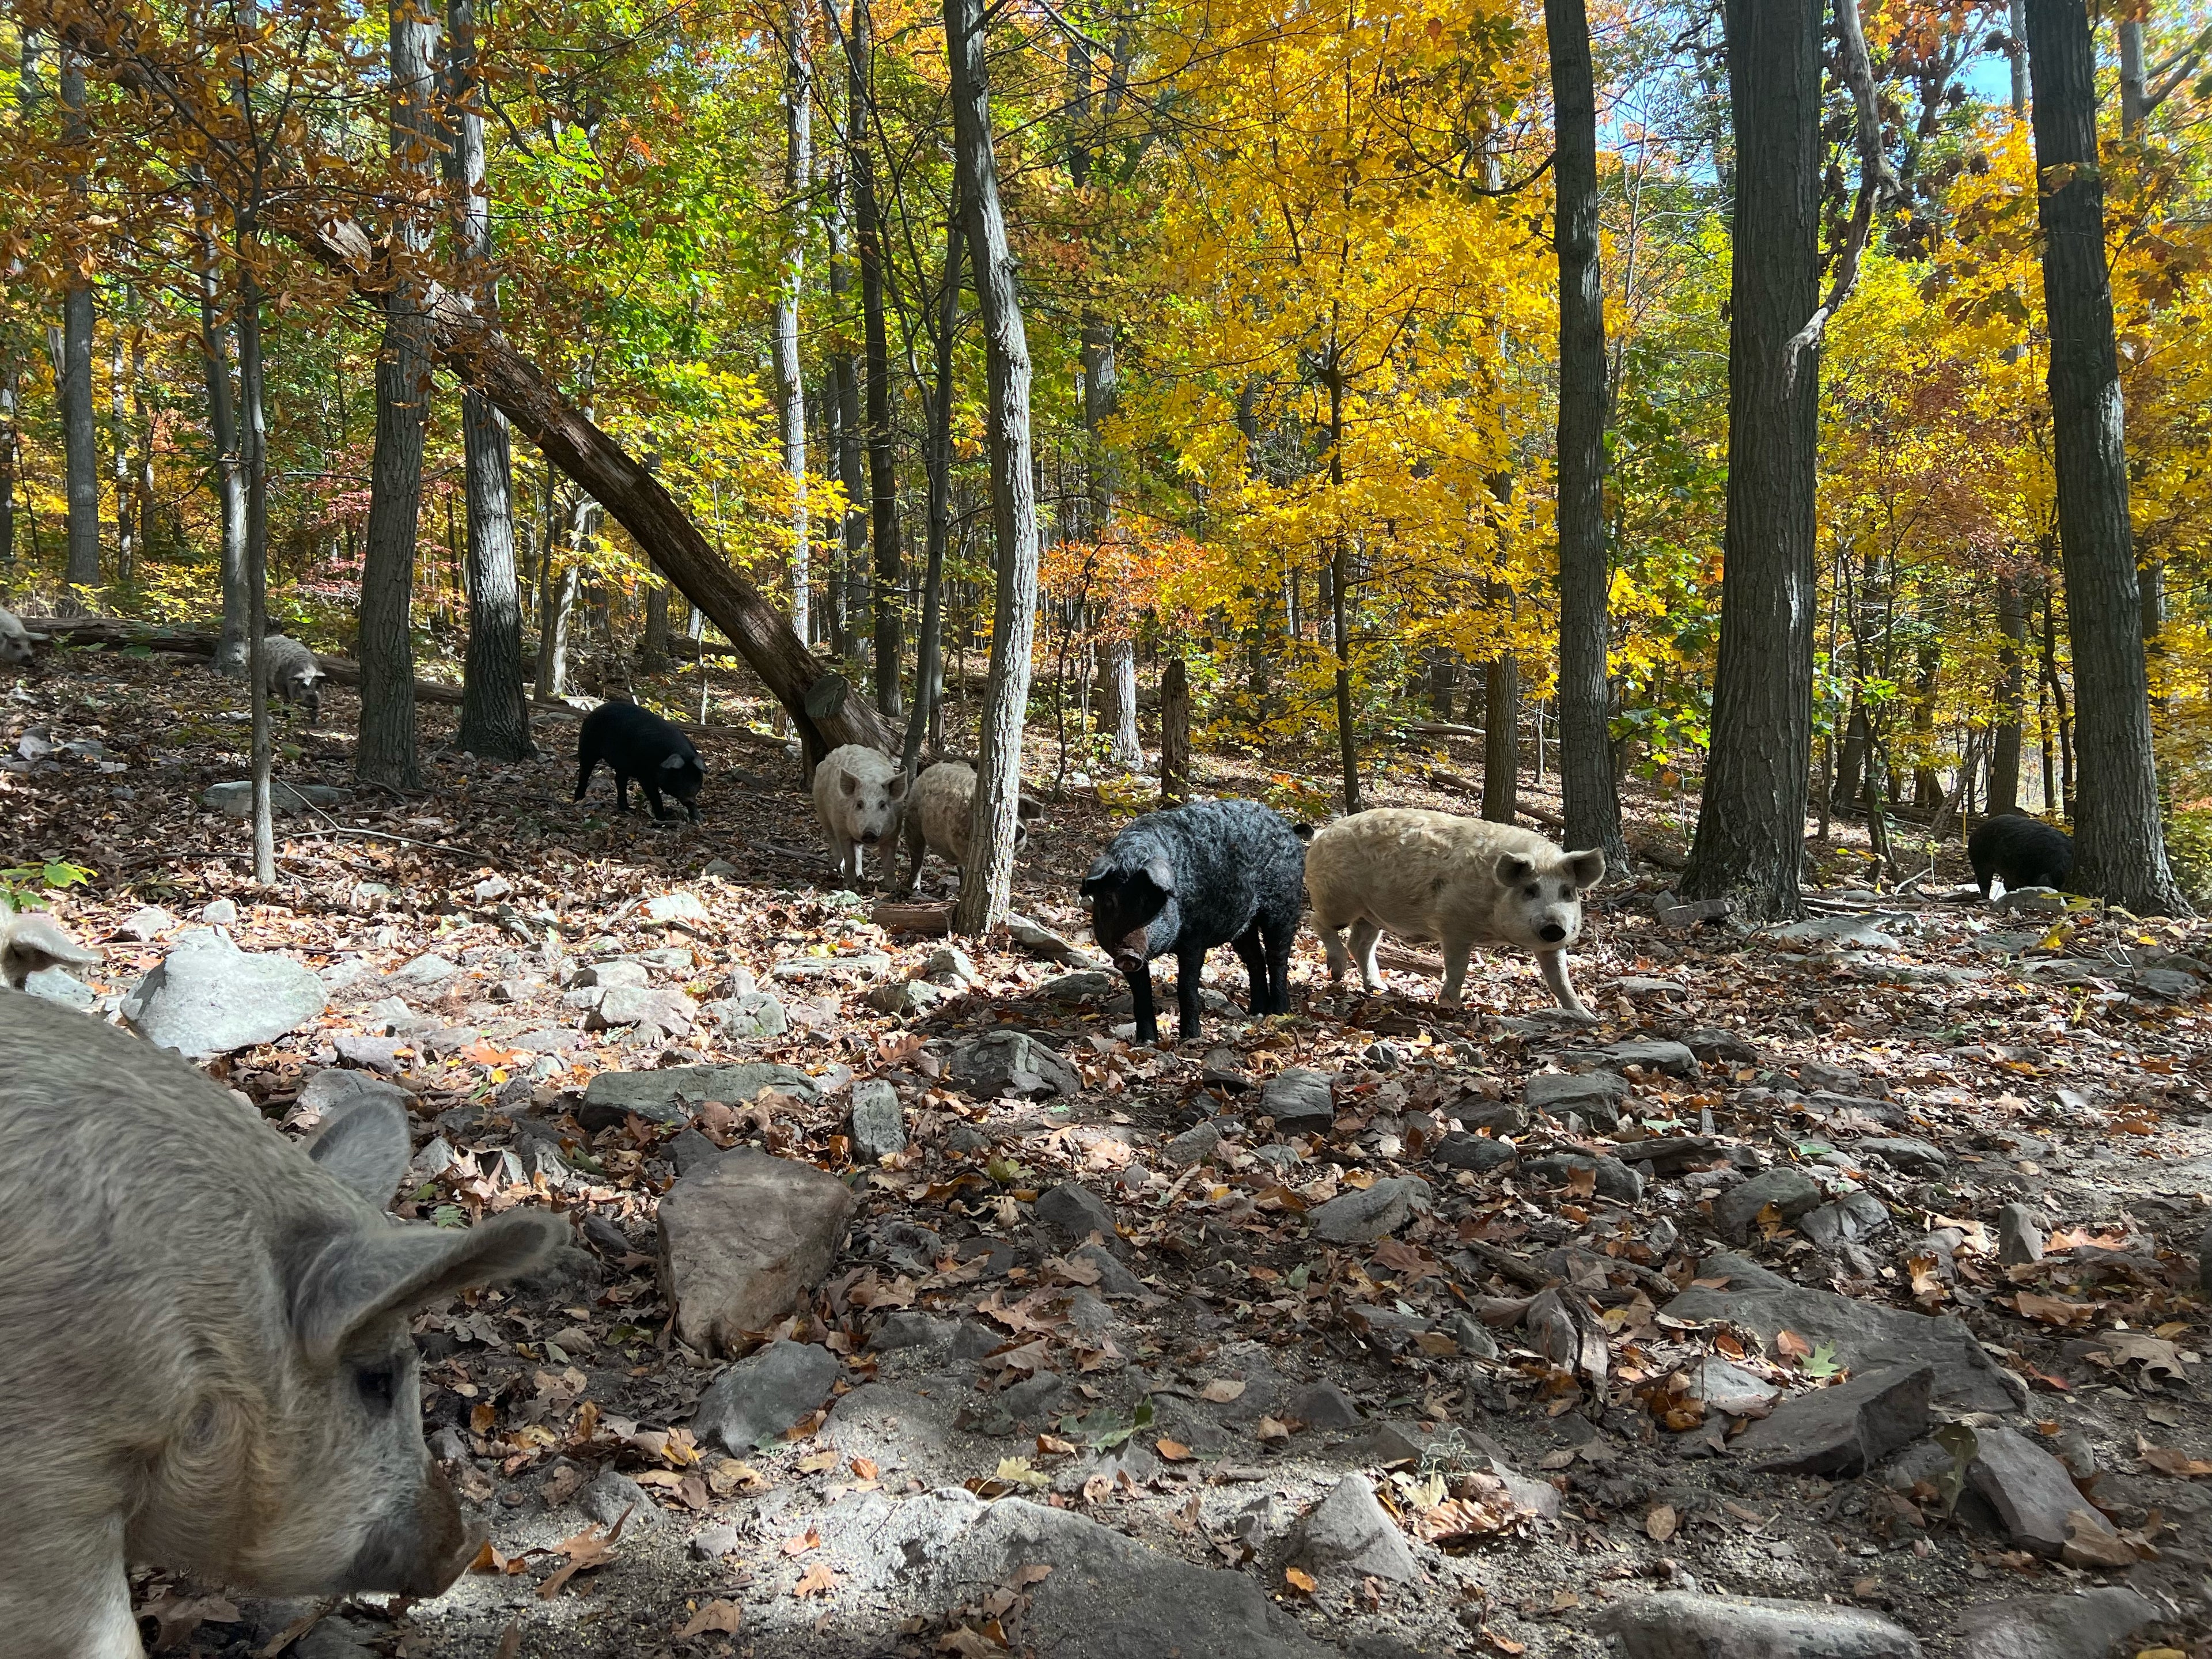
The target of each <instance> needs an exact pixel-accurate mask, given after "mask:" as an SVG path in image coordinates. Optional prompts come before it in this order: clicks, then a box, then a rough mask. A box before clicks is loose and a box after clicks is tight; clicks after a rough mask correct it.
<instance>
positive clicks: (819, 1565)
mask: <svg viewBox="0 0 2212 1659" xmlns="http://www.w3.org/2000/svg"><path fill="white" fill-rule="evenodd" d="M836 1588H837V1575H836V1573H834V1572H832V1571H829V1563H828V1562H827V1561H817V1562H816V1563H815V1564H814V1565H812V1566H811V1567H809V1568H807V1570H806V1572H805V1576H804V1577H801V1578H800V1579H799V1582H798V1583H796V1584H793V1586H792V1587H791V1593H792V1594H793V1595H799V1596H806V1595H829V1594H830V1593H831V1592H832V1591H834V1590H835V1589H836Z"/></svg>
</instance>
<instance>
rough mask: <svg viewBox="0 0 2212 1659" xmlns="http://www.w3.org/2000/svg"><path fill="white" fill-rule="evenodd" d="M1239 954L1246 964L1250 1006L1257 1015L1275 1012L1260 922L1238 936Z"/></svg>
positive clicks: (1245, 975)
mask: <svg viewBox="0 0 2212 1659" xmlns="http://www.w3.org/2000/svg"><path fill="white" fill-rule="evenodd" d="M1236 945H1237V957H1238V958H1239V959H1240V960H1241V961H1242V962H1243V964H1244V977H1245V979H1246V981H1248V983H1249V987H1250V990H1251V996H1250V998H1249V1006H1250V1007H1251V1010H1252V1012H1253V1013H1254V1015H1255V1016H1257V1015H1260V1014H1272V1013H1273V1012H1275V999H1274V993H1273V990H1272V989H1271V988H1270V987H1269V986H1268V983H1267V946H1266V945H1262V944H1261V942H1260V924H1259V923H1258V922H1256V921H1255V922H1254V923H1253V924H1252V925H1251V926H1250V927H1247V928H1246V929H1245V930H1244V931H1243V933H1239V934H1238V935H1237V939H1236Z"/></svg>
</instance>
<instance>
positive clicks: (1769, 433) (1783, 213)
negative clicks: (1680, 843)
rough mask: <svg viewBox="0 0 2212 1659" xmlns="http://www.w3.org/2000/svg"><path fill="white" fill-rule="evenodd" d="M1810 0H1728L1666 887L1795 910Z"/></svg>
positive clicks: (1810, 206) (1806, 486)
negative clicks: (1701, 579)
mask: <svg viewBox="0 0 2212 1659" xmlns="http://www.w3.org/2000/svg"><path fill="white" fill-rule="evenodd" d="M1821 11H1822V7H1821V6H1820V3H1819V0H1765V3H1760V0H1728V56H1729V100H1730V105H1731V107H1732V109H1733V112H1734V117H1735V137H1736V145H1735V154H1736V167H1735V228H1734V229H1735V266H1734V273H1733V276H1732V278H1731V281H1730V284H1729V483H1728V526H1727V530H1726V533H1725V540H1724V546H1723V557H1724V564H1723V572H1722V577H1721V640H1720V660H1719V665H1718V669H1717V673H1716V675H1715V678H1714V685H1713V720H1712V750H1711V756H1710V758H1709V760H1708V762H1707V765H1706V768H1705V791H1704V795H1703V799H1702V800H1701V802H1700V805H1699V816H1698V831H1697V838H1696V840H1695V841H1694V842H1693V843H1692V846H1691V849H1690V857H1689V862H1688V866H1687V867H1686V869H1685V870H1684V872H1683V873H1682V882H1681V886H1680V891H1681V894H1682V896H1684V897H1685V898H1720V897H1723V896H1725V897H1731V898H1734V899H1735V902H1736V907H1737V911H1738V914H1739V915H1743V916H1745V917H1747V918H1749V919H1752V920H1754V921H1765V920H1768V919H1771V918H1774V917H1779V916H1790V915H1796V914H1798V913H1799V912H1800V911H1801V910H1802V908H1803V901H1802V898H1801V897H1800V896H1799V892H1798V878H1799V873H1800V868H1801V866H1802V863H1803V861H1804V850H1805V797H1806V790H1807V788H1808V781H1809V777H1810V773H1811V768H1812V741H1813V738H1812V732H1813V702H1812V696H1813V617H1814V598H1815V595H1814V456H1815V441H1816V426H1817V421H1818V415H1819V405H1820V348H1819V346H1818V345H1817V343H1815V344H1808V345H1807V346H1805V347H1804V348H1803V349H1802V352H1801V353H1800V355H1799V356H1798V357H1797V359H1796V364H1795V367H1794V371H1793V368H1792V365H1791V362H1790V350H1789V349H1790V343H1791V340H1792V338H1793V337H1794V336H1796V333H1797V331H1798V330H1799V329H1800V328H1801V327H1802V325H1804V323H1805V322H1806V321H1807V319H1809V318H1810V317H1811V316H1812V315H1813V313H1814V310H1815V309H1816V308H1817V307H1818V306H1819V305H1820V246H1819V236H1820V25H1821Z"/></svg>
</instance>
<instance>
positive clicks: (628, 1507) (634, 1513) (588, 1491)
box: [576, 1469, 662, 1534]
mask: <svg viewBox="0 0 2212 1659" xmlns="http://www.w3.org/2000/svg"><path fill="white" fill-rule="evenodd" d="M576 1507H577V1508H579V1509H580V1510H583V1512H584V1513H585V1514H586V1515H587V1516H591V1518H592V1520H594V1521H596V1522H599V1524H600V1525H601V1526H603V1527H611V1526H613V1525H614V1524H615V1522H617V1521H620V1522H622V1526H623V1532H624V1533H625V1534H635V1533H641V1532H647V1531H649V1530H651V1529H652V1528H654V1527H657V1526H659V1524H660V1522H661V1520H662V1516H661V1513H660V1506H659V1504H655V1503H654V1502H653V1500H652V1499H651V1498H647V1496H646V1495H645V1488H644V1487H642V1486H639V1485H638V1484H637V1482H636V1481H635V1480H631V1479H630V1478H629V1476H628V1475H626V1474H617V1473H616V1472H615V1471H614V1470H612V1469H602V1470H601V1471H600V1472H599V1479H598V1480H594V1481H592V1484H591V1485H589V1486H586V1487H585V1488H584V1489H583V1491H581V1492H578V1493H577V1494H576ZM624 1516H628V1517H629V1518H628V1519H627V1520H625V1519H623V1517H624Z"/></svg>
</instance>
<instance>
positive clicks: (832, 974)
mask: <svg viewBox="0 0 2212 1659" xmlns="http://www.w3.org/2000/svg"><path fill="white" fill-rule="evenodd" d="M890 970H891V959H890V957H887V956H885V955H884V954H883V952H882V951H860V952H858V953H857V954H855V955H853V956H847V957H791V958H789V959H788V960H787V961H783V962H779V963H776V964H775V967H773V968H771V969H769V970H768V976H769V978H770V979H774V980H781V981H784V982H785V983H786V984H798V983H801V982H805V981H818V980H834V979H847V978H856V979H881V978H883V977H884V975H886V974H888V973H890Z"/></svg>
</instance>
